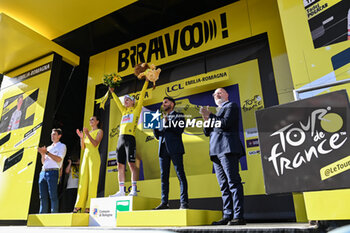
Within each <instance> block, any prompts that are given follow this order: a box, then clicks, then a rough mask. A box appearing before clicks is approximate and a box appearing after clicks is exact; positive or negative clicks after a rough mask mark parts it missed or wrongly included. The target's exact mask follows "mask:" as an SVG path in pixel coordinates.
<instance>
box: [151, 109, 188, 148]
mask: <svg viewBox="0 0 350 233" xmlns="http://www.w3.org/2000/svg"><path fill="white" fill-rule="evenodd" d="M170 121H172V124H171V125H169V123H170ZM180 121H183V125H184V126H185V118H184V114H182V113H180V112H175V111H173V112H172V113H171V114H169V115H168V122H167V123H166V125H165V127H164V126H163V128H162V129H161V130H159V129H153V133H154V136H155V137H156V138H157V139H158V140H159V147H158V155H160V152H161V147H162V146H164V145H165V147H166V150H167V152H168V153H169V154H184V153H185V149H184V144H183V142H182V133H183V132H184V128H185V127H180V126H179V122H180ZM174 124H176V127H173V125H174ZM166 126H168V127H166ZM163 140H164V143H162V142H163Z"/></svg>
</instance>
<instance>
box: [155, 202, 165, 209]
mask: <svg viewBox="0 0 350 233" xmlns="http://www.w3.org/2000/svg"><path fill="white" fill-rule="evenodd" d="M165 209H169V205H168V204H165V203H160V205H159V206H157V207H156V208H154V210H165Z"/></svg>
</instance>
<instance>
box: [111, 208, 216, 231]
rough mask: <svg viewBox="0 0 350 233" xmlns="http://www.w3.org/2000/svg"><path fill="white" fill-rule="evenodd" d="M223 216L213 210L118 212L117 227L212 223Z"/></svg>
mask: <svg viewBox="0 0 350 233" xmlns="http://www.w3.org/2000/svg"><path fill="white" fill-rule="evenodd" d="M221 217H222V212H221V211H213V210H191V209H185V210H179V209H176V210H175V209H169V210H143V211H129V212H118V216H117V227H165V226H168V227H169V226H199V225H210V224H211V223H212V222H213V221H216V220H219V219H221Z"/></svg>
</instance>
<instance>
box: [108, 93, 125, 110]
mask: <svg viewBox="0 0 350 233" xmlns="http://www.w3.org/2000/svg"><path fill="white" fill-rule="evenodd" d="M109 92H110V93H111V94H112V97H113V100H114V102H115V103H116V104H117V107H118V109H119V111H120V112H123V111H124V110H125V107H124V106H123V104H122V102H120V100H119V98H118V96H117V95H116V94H115V93H114V89H111V88H109Z"/></svg>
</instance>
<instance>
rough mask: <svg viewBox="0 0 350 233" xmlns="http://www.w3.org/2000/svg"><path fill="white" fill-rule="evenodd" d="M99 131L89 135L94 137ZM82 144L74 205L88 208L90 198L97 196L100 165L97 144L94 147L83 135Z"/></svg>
mask: <svg viewBox="0 0 350 233" xmlns="http://www.w3.org/2000/svg"><path fill="white" fill-rule="evenodd" d="M99 131H100V129H97V130H94V131H92V132H90V135H91V137H92V138H93V139H96V137H97V133H98V132H99ZM84 144H85V150H84V155H83V159H82V163H81V167H80V175H79V187H78V195H77V201H76V203H75V207H77V208H82V209H84V208H90V200H91V198H96V196H97V185H98V179H99V174H100V165H101V158H100V153H99V151H98V146H97V147H95V146H94V145H93V144H92V143H91V142H90V140H89V138H88V137H85V140H84Z"/></svg>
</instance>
